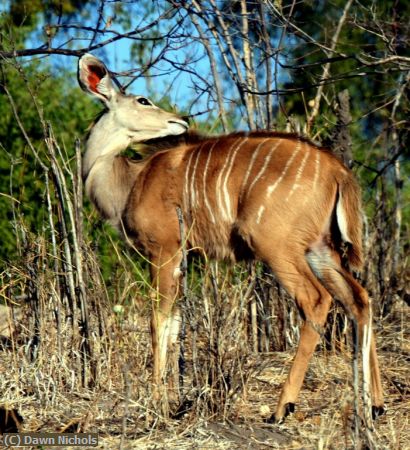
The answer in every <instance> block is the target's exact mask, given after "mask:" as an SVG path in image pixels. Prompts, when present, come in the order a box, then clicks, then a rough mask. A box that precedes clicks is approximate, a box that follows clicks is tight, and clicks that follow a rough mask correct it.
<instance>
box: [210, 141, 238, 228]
mask: <svg viewBox="0 0 410 450" xmlns="http://www.w3.org/2000/svg"><path fill="white" fill-rule="evenodd" d="M241 140H242V137H240V138H239V139H237V140H236V141H235V142H234V143H233V145H232V146H231V148H230V149H229V152H228V157H227V158H226V161H225V164H224V165H223V167H222V169H221V171H220V172H219V176H218V179H217V181H216V195H215V198H216V199H217V204H218V206H219V210H220V211H221V217H222V220H225V221H228V220H229V216H228V214H227V212H226V210H225V209H224V206H223V201H222V177H223V174H224V172H225V170H226V167H227V166H228V164H229V159H230V158H229V155H230V153H231V151H232V149H233V148H234V147H235V146H236V144H237V143H238V142H239V141H241Z"/></svg>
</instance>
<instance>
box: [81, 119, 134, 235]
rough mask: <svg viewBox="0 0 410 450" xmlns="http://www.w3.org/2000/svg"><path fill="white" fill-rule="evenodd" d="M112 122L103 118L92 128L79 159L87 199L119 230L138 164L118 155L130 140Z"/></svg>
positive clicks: (122, 130)
mask: <svg viewBox="0 0 410 450" xmlns="http://www.w3.org/2000/svg"><path fill="white" fill-rule="evenodd" d="M113 122H114V121H113V118H112V117H110V115H105V116H103V117H102V118H101V119H100V120H99V121H98V122H97V123H96V124H95V125H94V127H93V128H92V130H91V132H90V135H89V137H88V140H87V143H86V152H85V155H84V158H83V177H84V180H85V191H86V194H87V195H88V197H89V198H90V199H91V200H92V202H93V203H94V204H95V205H96V207H97V208H98V209H99V210H100V212H101V213H102V214H103V216H104V217H105V218H106V219H107V220H109V221H110V222H111V224H112V225H114V226H116V227H119V228H121V227H120V222H121V217H122V214H123V211H124V209H125V207H126V204H127V201H128V197H129V194H130V191H131V189H132V187H133V185H134V183H135V180H136V178H137V176H138V173H139V172H140V171H141V169H142V164H136V163H132V162H130V161H128V159H127V158H124V157H121V156H119V154H120V153H121V152H122V151H123V150H125V149H126V148H127V147H128V145H129V144H130V142H131V138H130V137H129V136H128V135H127V133H126V132H125V131H124V129H122V128H119V127H118V126H116V125H115V123H113Z"/></svg>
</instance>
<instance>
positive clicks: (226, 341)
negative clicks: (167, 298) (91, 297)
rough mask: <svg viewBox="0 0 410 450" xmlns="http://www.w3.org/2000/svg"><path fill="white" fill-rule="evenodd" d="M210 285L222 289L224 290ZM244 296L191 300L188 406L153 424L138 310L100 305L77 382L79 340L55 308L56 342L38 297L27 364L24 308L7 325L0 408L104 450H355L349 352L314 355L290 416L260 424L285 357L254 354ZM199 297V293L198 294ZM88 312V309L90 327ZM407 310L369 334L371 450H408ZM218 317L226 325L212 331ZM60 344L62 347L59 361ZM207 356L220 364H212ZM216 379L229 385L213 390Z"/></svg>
mask: <svg viewBox="0 0 410 450" xmlns="http://www.w3.org/2000/svg"><path fill="white" fill-rule="evenodd" d="M218 280H219V281H218V284H219V285H220V284H221V283H222V284H224V283H225V282H226V280H225V279H222V278H221V277H219V278H218ZM244 283H245V281H244ZM243 287H244V286H243V285H241V283H239V284H237V285H236V287H234V288H231V289H229V293H230V294H231V295H230V296H229V297H230V300H228V299H227V298H225V297H224V296H222V298H220V299H218V300H219V301H220V302H222V303H220V304H219V305H218V304H214V303H213V302H212V301H211V299H210V297H208V298H207V299H206V300H205V302H199V300H198V298H195V297H192V298H191V299H189V300H188V304H190V302H191V304H190V311H191V314H188V313H187V316H188V318H191V321H190V322H189V325H188V326H187V336H186V339H185V348H186V359H187V368H186V376H185V388H186V390H187V391H188V397H190V398H191V400H193V404H192V406H191V408H190V409H189V410H188V411H187V412H186V414H185V415H183V416H182V418H180V419H179V420H176V419H172V418H164V417H161V416H160V415H159V414H158V413H157V410H155V408H154V406H153V402H152V399H151V387H150V381H149V379H150V344H149V333H148V328H147V321H146V318H145V317H143V316H145V315H146V313H147V311H144V308H142V307H141V303H139V304H136V305H133V306H125V310H124V313H123V314H120V315H119V314H118V313H115V312H113V311H112V307H111V306H110V305H109V304H106V305H104V307H105V308H106V309H105V313H104V323H105V332H106V333H107V336H98V333H93V332H92V333H91V335H92V339H93V344H92V351H93V355H92V359H91V360H90V361H89V362H88V363H87V376H86V380H87V382H86V383H85V384H84V380H83V378H82V373H83V369H82V363H81V357H80V355H79V354H78V353H77V352H76V351H75V348H78V342H76V337H75V335H74V334H75V333H73V331H72V326H71V324H70V322H69V320H68V319H67V317H65V316H64V308H63V307H62V308H61V311H60V314H61V318H62V320H61V326H60V339H59V340H58V339H57V336H56V332H55V330H56V325H55V316H53V314H54V313H53V311H54V310H53V305H52V302H48V303H47V301H46V299H44V301H45V303H44V304H43V306H42V314H43V316H42V320H41V328H40V333H39V337H40V338H41V339H40V344H39V345H38V347H37V349H36V355H35V357H33V355H32V353H33V347H32V341H30V339H28V338H29V337H30V336H31V337H32V334H31V332H32V330H33V326H32V319H33V310H32V308H31V306H30V305H27V304H26V305H25V306H24V307H23V308H20V313H22V314H21V317H20V318H19V320H18V323H14V321H13V317H12V316H9V324H10V325H13V328H14V330H15V331H14V334H13V335H12V336H11V337H12V339H11V340H10V341H9V343H8V344H9V346H8V348H6V349H3V350H2V352H1V358H0V392H1V397H0V405H1V406H2V407H3V408H7V409H16V410H17V411H18V412H19V414H20V415H21V417H22V418H23V423H22V424H21V430H24V431H50V432H52V431H81V432H86V431H87V432H98V433H99V448H107V449H108V448H109V449H111V448H112V449H117V448H120V447H122V448H125V449H131V448H138V449H159V448H167V449H184V448H186V449H191V448H195V449H213V448H214V449H231V448H240V449H242V448H243V449H248V448H249V449H250V448H252V449H254V448H281V449H299V448H320V449H333V448H335V449H336V448H354V446H355V445H354V444H353V441H352V414H353V413H352V405H353V393H352V386H351V380H352V369H351V355H350V354H349V352H348V351H346V348H345V349H344V350H343V351H337V352H334V351H330V350H326V348H325V346H324V345H322V348H321V349H319V350H318V351H317V352H316V354H315V356H314V358H313V360H312V363H311V365H310V368H309V371H308V374H307V376H306V380H305V383H304V387H303V390H302V392H301V396H300V401H299V403H298V405H297V411H296V413H295V414H293V415H292V416H289V417H288V418H287V420H286V422H285V423H284V424H283V425H268V424H266V423H264V419H265V418H266V417H268V416H269V415H270V414H271V412H272V411H273V408H274V406H275V404H276V401H277V398H278V395H279V392H280V386H281V384H282V383H283V381H284V378H285V377H286V373H287V371H288V369H289V368H290V364H291V361H292V358H293V354H294V349H293V348H292V349H289V350H286V351H282V352H253V351H252V350H251V348H252V343H253V338H252V336H250V333H249V328H247V327H246V326H244V325H243V324H244V321H243V319H244V315H245V316H246V315H247V314H248V312H247V311H249V308H248V307H247V305H245V308H243V310H242V311H241V310H240V309H239V308H234V307H233V304H234V303H235V302H236V303H235V304H236V306H238V303H239V304H240V302H241V299H242V300H243V298H242V297H241V296H240V294H239V293H240V292H243ZM208 288H209V286H208V285H207V283H205V284H204V286H203V287H202V292H204V291H206V289H208ZM45 292H46V291H45ZM226 297H228V296H226ZM245 300H246V299H245ZM192 302H193V303H192ZM230 302H231V303H230ZM221 305H222V306H221ZM95 308H96V305H94V307H93V308H91V309H90V317H91V318H92V317H93V314H94V313H95ZM405 308H406V307H405V305H404V303H403V304H402V303H401V302H400V300H398V301H397V303H396V305H395V308H394V311H393V312H392V313H391V314H390V317H389V318H388V319H386V320H384V321H383V322H379V323H378V324H377V328H378V347H379V354H380V362H381V367H382V372H383V384H384V389H385V391H386V405H387V408H388V411H387V414H386V415H385V416H383V417H381V418H380V419H379V420H378V421H377V423H376V425H375V430H374V432H373V438H374V440H375V442H376V443H377V446H378V448H389V449H405V448H406V447H407V448H408V446H409V444H408V443H409V442H410V431H409V429H410V428H409V425H410V424H409V416H410V415H409V413H410V401H409V398H410V396H409V386H408V380H409V379H410V376H409V359H410V335H409V332H408V329H406V326H405V324H406V323H408V320H409V314H408V309H405ZM15 311H17V309H16V308H15ZM192 311H194V312H195V315H196V318H197V321H196V322H195V323H192V317H191V316H192ZM9 312H10V311H9ZM218 316H219V318H220V319H221V318H222V319H223V321H224V322H223V323H224V324H225V326H222V325H221V321H219V322H218V323H215V322H216V321H217V320H218ZM227 317H228V318H229V320H227ZM239 319H242V320H241V321H240V320H239ZM93 320H94V322H93ZM91 322H92V325H91V330H97V329H98V323H97V321H96V320H95V318H94V319H91ZM235 322H237V323H236V326H235V327H234V328H232V325H233V324H235ZM215 326H217V327H219V331H216V330H215V328H214V327H215ZM249 336H250V337H249ZM105 337H107V338H108V339H105ZM58 342H60V344H58ZM235 342H236V344H235ZM57 345H60V346H61V345H62V348H61V352H60V353H59V352H57ZM193 345H194V346H195V347H196V348H197V350H196V353H195V355H194V353H193V351H192V347H193ZM212 346H213V347H212ZM66 347H67V348H66ZM211 348H213V351H214V352H216V353H218V352H219V354H217V355H216V356H215V354H214V355H211V354H210V350H211ZM193 355H194V356H193ZM97 360H98V361H97ZM97 362H98V363H97ZM194 366H196V367H195V371H196V378H195V376H194ZM90 367H91V368H90ZM218 370H219V371H220V375H221V376H222V377H224V378H223V379H224V380H225V383H228V384H230V385H229V386H227V385H226V384H225V385H221V384H220V383H218V380H217V376H218ZM234 375H236V377H235V376H234ZM213 376H215V378H212V377H213ZM207 380H208V381H207ZM218 402H219V403H218ZM356 445H357V443H356Z"/></svg>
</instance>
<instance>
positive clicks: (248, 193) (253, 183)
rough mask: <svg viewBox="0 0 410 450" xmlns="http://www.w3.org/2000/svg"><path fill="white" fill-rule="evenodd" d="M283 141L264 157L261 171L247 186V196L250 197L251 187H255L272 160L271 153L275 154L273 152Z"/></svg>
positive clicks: (280, 140)
mask: <svg viewBox="0 0 410 450" xmlns="http://www.w3.org/2000/svg"><path fill="white" fill-rule="evenodd" d="M282 141H283V139H279V141H278V143H277V144H276V145H275V146H274V147H272V148H271V149H270V150H269V153H268V154H267V156H265V162H264V164H263V166H262V167H261V169H260V170H259V172H258V174H257V175H256V177H255V178H254V179H253V181H252V183H251V185H250V186H249V189H248V192H247V194H246V195H247V196H249V195H250V193H251V191H252V189H253V187H254V186H255V184H256V183H257V181H259V179H260V178H261V177H262V175H263V174H264V172H265V170H266V169H267V167H268V165H269V162H270V160H271V158H272V155H273V153H274V152H275V150H276V149H277V148H278V147H279V145H280V143H281V142H282Z"/></svg>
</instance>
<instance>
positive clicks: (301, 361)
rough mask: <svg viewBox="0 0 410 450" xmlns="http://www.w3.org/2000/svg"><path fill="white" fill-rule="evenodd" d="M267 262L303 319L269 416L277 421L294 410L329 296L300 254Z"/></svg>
mask: <svg viewBox="0 0 410 450" xmlns="http://www.w3.org/2000/svg"><path fill="white" fill-rule="evenodd" d="M270 266H271V268H272V270H273V271H274V273H275V275H276V276H277V277H278V279H279V281H280V282H281V283H282V285H283V286H284V287H285V288H286V289H287V291H288V292H289V294H290V295H292V296H293V297H294V298H295V300H296V303H297V305H298V307H299V309H300V311H301V314H302V317H303V319H304V323H303V325H302V327H301V331H300V340H299V346H298V349H297V352H296V356H295V359H294V361H293V364H292V367H291V369H290V372H289V375H288V377H287V379H286V381H285V384H284V386H283V388H282V393H281V395H280V398H279V402H278V406H277V408H276V411H275V413H274V414H273V415H272V417H271V419H270V421H271V422H280V421H282V420H283V419H284V418H285V417H286V416H287V415H288V414H289V412H293V410H294V405H295V402H296V400H297V398H298V395H299V392H300V389H301V387H302V384H303V380H304V378H305V374H306V370H307V368H308V364H309V361H310V359H311V357H312V355H313V352H314V351H315V348H316V345H317V343H318V342H319V339H320V335H321V333H322V329H323V326H324V325H325V322H326V318H327V314H328V312H329V307H330V304H331V301H332V297H331V295H330V294H329V292H328V291H327V290H326V289H325V288H324V287H323V285H322V284H321V283H320V282H319V280H318V279H317V278H316V277H315V275H314V274H313V273H312V271H311V269H310V267H309V266H308V264H307V263H306V261H305V260H304V258H303V256H301V257H300V258H299V260H298V261H295V262H294V263H293V264H291V263H284V261H277V262H275V261H270Z"/></svg>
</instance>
